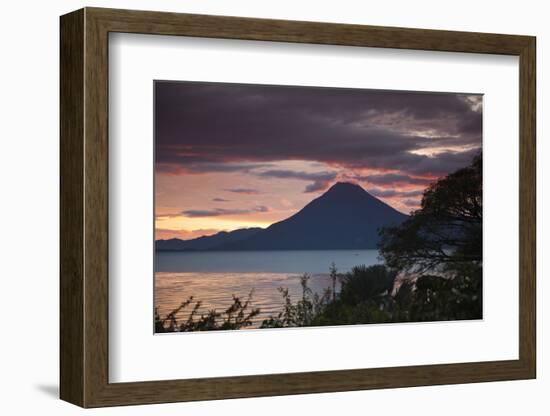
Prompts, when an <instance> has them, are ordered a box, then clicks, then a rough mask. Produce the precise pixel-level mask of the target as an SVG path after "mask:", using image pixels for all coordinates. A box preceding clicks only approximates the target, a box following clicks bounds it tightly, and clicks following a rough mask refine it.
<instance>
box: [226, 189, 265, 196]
mask: <svg viewBox="0 0 550 416" xmlns="http://www.w3.org/2000/svg"><path fill="white" fill-rule="evenodd" d="M224 191H227V192H233V193H234V194H245V195H258V194H260V193H261V192H260V191H258V190H257V189H251V188H228V189H224Z"/></svg>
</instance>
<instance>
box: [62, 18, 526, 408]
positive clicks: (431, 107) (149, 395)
mask: <svg viewBox="0 0 550 416" xmlns="http://www.w3.org/2000/svg"><path fill="white" fill-rule="evenodd" d="M153 35H154V36H153ZM535 49H536V48H535V38H534V37H530V36H518V35H500V34H486V33H467V32H451V31H435V30H422V29H403V28H390V27H374V26H360V25H342V24H328V23H313V22H295V21H282V20H264V19H251V18H240V17H225V16H205V15H188V14H175V13H159V12H146V11H129V10H113V9H98V8H85V9H82V10H78V11H75V12H72V13H70V14H67V15H65V16H62V17H61V51H60V52H61V273H60V274H61V305H60V323H61V351H60V358H61V388H60V395H61V398H62V399H63V400H66V401H69V402H71V403H74V404H77V405H79V406H82V407H101V406H115V405H128V404H146V403H163V402H176V401H190V400H211V399H223V398H236V397H256V396H267V395H285V394H302V393H318V392H336V391H349V390H361V389H375V388H396V387H409V386H422V385H436V384H454V383H472V382H486V381H499V380H517V379H529V378H535V376H536V333H535V318H536V317H535V310H536V308H535V298H536V296H535V294H536V292H535V282H536V278H535V217H536V215H535V214H536V213H535V159H536V152H535V104H536V97H535Z"/></svg>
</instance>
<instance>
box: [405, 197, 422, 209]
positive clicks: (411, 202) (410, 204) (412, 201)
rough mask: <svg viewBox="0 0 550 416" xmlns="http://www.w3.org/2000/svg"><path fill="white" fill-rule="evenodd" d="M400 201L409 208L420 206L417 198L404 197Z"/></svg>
mask: <svg viewBox="0 0 550 416" xmlns="http://www.w3.org/2000/svg"><path fill="white" fill-rule="evenodd" d="M401 203H402V204H403V205H405V206H407V207H411V208H420V200H419V199H405V200H403V201H401Z"/></svg>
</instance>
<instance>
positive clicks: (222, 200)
mask: <svg viewBox="0 0 550 416" xmlns="http://www.w3.org/2000/svg"><path fill="white" fill-rule="evenodd" d="M212 201H213V202H231V201H230V200H229V199H223V198H212Z"/></svg>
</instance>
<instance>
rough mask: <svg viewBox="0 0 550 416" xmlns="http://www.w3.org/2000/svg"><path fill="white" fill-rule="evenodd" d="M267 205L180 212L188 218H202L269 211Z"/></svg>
mask: <svg viewBox="0 0 550 416" xmlns="http://www.w3.org/2000/svg"><path fill="white" fill-rule="evenodd" d="M269 211H270V209H269V207H266V206H264V205H259V206H256V207H253V208H250V209H238V208H235V209H225V208H213V209H190V210H186V211H182V214H183V215H185V216H186V217H189V218H202V217H220V216H231V215H243V214H251V213H254V212H269Z"/></svg>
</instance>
